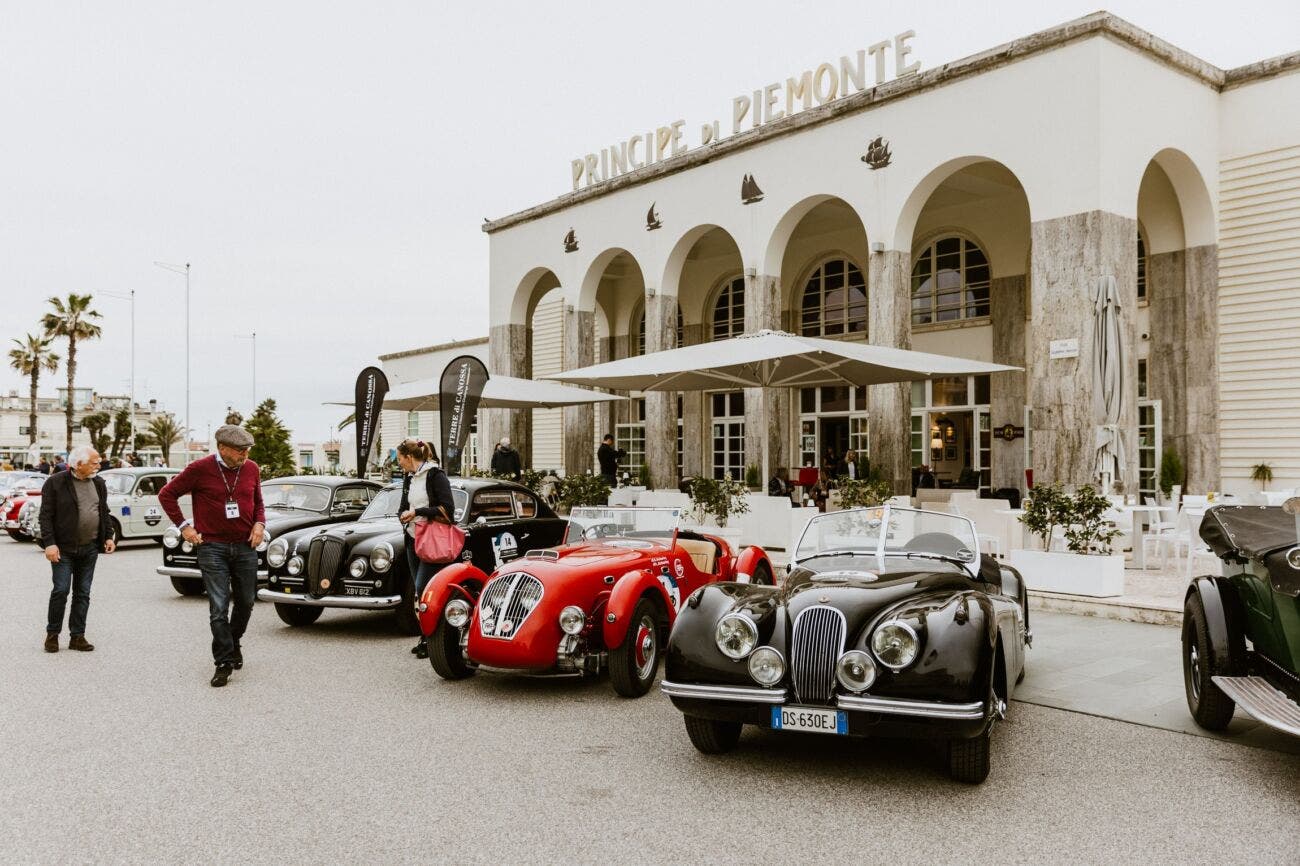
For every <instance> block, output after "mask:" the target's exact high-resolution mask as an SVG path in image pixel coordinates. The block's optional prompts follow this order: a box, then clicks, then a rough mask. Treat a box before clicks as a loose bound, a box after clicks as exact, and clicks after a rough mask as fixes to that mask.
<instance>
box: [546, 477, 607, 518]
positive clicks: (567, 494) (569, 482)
mask: <svg viewBox="0 0 1300 866" xmlns="http://www.w3.org/2000/svg"><path fill="white" fill-rule="evenodd" d="M558 487H559V490H558V496H559V509H558V511H559V512H560V513H561V514H568V513H569V511H570V510H572V509H574V508H581V507H583V506H591V505H604V504H605V503H606V502H608V501H609V482H608V481H606V480H605V478H604V476H601V475H587V474H583V473H574V474H572V475H566V476H565V477H564V478H562V479H560V483H559V485H558Z"/></svg>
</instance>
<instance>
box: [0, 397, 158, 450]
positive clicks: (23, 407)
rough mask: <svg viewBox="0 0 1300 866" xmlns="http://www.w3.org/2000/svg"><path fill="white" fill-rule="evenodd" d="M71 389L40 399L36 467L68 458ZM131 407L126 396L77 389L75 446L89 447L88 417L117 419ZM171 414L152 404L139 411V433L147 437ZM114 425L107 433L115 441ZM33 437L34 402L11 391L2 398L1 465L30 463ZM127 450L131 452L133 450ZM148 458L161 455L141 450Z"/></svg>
mask: <svg viewBox="0 0 1300 866" xmlns="http://www.w3.org/2000/svg"><path fill="white" fill-rule="evenodd" d="M67 405H68V389H67V388H59V389H58V396H55V397H39V396H38V397H37V398H36V441H35V453H36V455H37V459H36V460H35V461H31V462H32V463H33V465H35V463H38V462H39V461H40V458H42V457H44V458H46V459H47V460H51V461H52V460H53V458H55V457H57V456H59V455H65V456H66V454H67V448H66V447H65V446H66V445H67V415H66V414H65V412H66V407H67ZM130 405H131V398H130V397H129V396H125V395H102V394H96V393H95V392H94V391H93V390H92V389H90V388H77V389H75V390H74V391H73V415H72V446H73V447H74V448H75V447H77V446H78V445H89V444H91V441H90V432H89V431H88V430H86V429H85V427H84V425H83V424H82V421H83V420H84V419H85V417H86V416H87V415H92V414H97V413H105V414H107V415H108V416H109V417H110V418H115V417H116V415H117V413H118V412H119V411H121V410H123V409H126V408H127V407H129V406H130ZM164 414H167V413H164V412H162V411H161V410H159V408H158V401H156V400H150V401H149V402H148V403H145V404H143V405H140V404H137V405H136V407H135V432H136V434H137V435H142V434H147V433H148V430H149V422H150V421H152V420H153V419H154V418H158V417H161V416H162V415H164ZM113 431H114V425H113V423H112V422H111V421H110V423H109V426H108V427H107V428H106V429H105V431H104V433H105V434H106V435H108V436H109V437H111V436H112V435H113ZM31 443H32V437H31V399H30V397H29V396H28V395H27V394H22V393H20V392H19V391H16V390H15V391H10V392H9V393H8V394H7V395H6V396H3V397H0V462H4V461H8V462H10V463H12V464H14V465H21V464H23V463H26V462H28V461H29V459H30V454H31V453H32V444H31ZM126 450H128V451H129V450H131V449H130V447H129V446H127V447H126ZM137 452H138V453H139V454H140V455H141V456H142V457H144V458H146V459H149V460H152V459H153V458H154V457H155V456H157V455H158V454H159V453H160V452H159V451H158V449H156V448H153V447H149V448H141V449H137Z"/></svg>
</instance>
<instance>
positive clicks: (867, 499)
mask: <svg viewBox="0 0 1300 866" xmlns="http://www.w3.org/2000/svg"><path fill="white" fill-rule="evenodd" d="M835 489H836V490H838V491H839V492H840V508H870V507H871V506H873V505H883V504H884V503H885V501H886V500H888V499H889V498H890V497H892V496H893V495H894V486H893V485H892V484H890V483H889V482H888V481H886V480H884V479H883V478H847V477H845V478H840V479H839V480H838V481H836V482H835Z"/></svg>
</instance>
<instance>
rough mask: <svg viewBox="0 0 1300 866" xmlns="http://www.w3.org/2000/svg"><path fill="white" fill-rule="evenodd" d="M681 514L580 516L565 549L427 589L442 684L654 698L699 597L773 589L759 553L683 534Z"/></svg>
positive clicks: (590, 511) (448, 572) (457, 571)
mask: <svg viewBox="0 0 1300 866" xmlns="http://www.w3.org/2000/svg"><path fill="white" fill-rule="evenodd" d="M680 518H681V510H680V509H676V508H576V509H574V511H573V513H572V514H571V515H570V516H569V527H568V532H567V534H566V536H565V543H564V545H562V546H560V547H558V548H550V549H546V550H533V551H530V552H529V553H527V554H526V555H525V556H523V557H520V558H519V559H516V560H514V561H512V562H510V563H508V564H505V565H502V566H501V567H500V568H498V569H497V570H496V571H494V572H493V573H492V574H491V575H487V574H484V573H483V572H482V571H481V570H479V569H477V568H475V567H474V566H473V565H472V564H470V563H460V564H458V565H452V566H448V567H447V568H444V569H443V570H442V571H440V572H438V574H437V575H436V576H435V577H434V578H433V580H431V581H429V584H428V586H427V587H425V590H424V594H423V595H422V596H421V598H420V602H419V605H418V610H419V617H420V628H421V630H422V631H423V632H424V634H425V635H426V636H428V638H429V662H430V663H431V664H432V665H433V669H434V671H436V672H437V673H438V675H439V676H441V677H442V678H444V679H448V680H458V679H464V678H465V677H468V676H470V675H471V674H473V673H474V672H475V671H476V670H477V669H478V668H479V667H483V668H490V669H496V670H505V671H513V672H520V673H531V674H571V675H595V674H599V673H600V672H601V670H602V669H608V670H609V674H610V680H611V682H612V684H613V686H614V691H616V692H617V693H618V694H620V695H622V696H624V697H640V696H641V695H643V694H645V693H646V692H647V691H649V689H650V686H651V684H652V683H653V682H654V678H655V672H656V670H657V668H658V665H659V655H660V651H659V649H660V647H661V646H663V645H664V642H665V640H666V638H667V636H668V630H669V629H670V628H671V627H672V624H673V622H674V621H675V620H676V618H677V612H678V610H680V609H681V606H682V604H683V603H684V602H685V601H686V599H687V598H688V597H689V596H690V594H691V593H692V592H694V591H695V590H697V589H699V588H700V587H702V586H704V585H705V584H709V583H716V582H718V581H739V582H742V583H750V582H752V583H763V584H771V583H772V582H773V581H772V575H773V571H772V563H771V562H770V561H769V560H768V557H767V554H766V553H764V552H763V550H762V549H761V548H758V547H749V548H746V549H745V550H743V551H741V552H740V553H739V555H737V554H736V553H735V552H733V551H732V549H731V546H730V545H729V544H727V542H726V541H724V540H722V539H721V538H716V537H714V536H711V535H704V534H701V533H697V532H690V531H686V530H682V529H679V528H678V523H679V522H680Z"/></svg>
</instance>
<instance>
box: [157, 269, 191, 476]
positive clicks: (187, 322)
mask: <svg viewBox="0 0 1300 866" xmlns="http://www.w3.org/2000/svg"><path fill="white" fill-rule="evenodd" d="M154 264H155V265H157V266H158V267H160V268H162V269H163V270H165V271H171V272H172V273H174V274H184V275H185V462H186V464H188V463H189V462H190V263H189V262H186V263H185V264H183V265H173V264H168V263H167V262H154Z"/></svg>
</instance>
